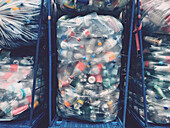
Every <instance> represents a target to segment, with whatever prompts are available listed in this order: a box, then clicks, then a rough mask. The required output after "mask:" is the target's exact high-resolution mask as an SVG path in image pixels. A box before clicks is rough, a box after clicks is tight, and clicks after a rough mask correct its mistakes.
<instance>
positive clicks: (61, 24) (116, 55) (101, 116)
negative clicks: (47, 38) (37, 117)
mask: <svg viewBox="0 0 170 128" xmlns="http://www.w3.org/2000/svg"><path fill="white" fill-rule="evenodd" d="M122 30H123V26H122V24H121V23H120V22H119V21H118V20H117V19H115V18H114V17H112V16H103V15H97V14H96V13H91V14H88V15H86V16H83V17H81V16H78V17H75V18H69V17H68V16H63V17H61V18H60V19H59V20H58V23H57V45H58V49H57V51H58V74H57V77H58V87H59V90H58V93H57V94H58V95H57V113H58V115H59V116H61V117H65V118H78V119H82V120H88V121H92V122H109V121H112V120H114V119H115V118H116V117H117V113H118V111H119V109H120V108H118V103H119V89H118V85H119V78H120V77H119V67H120V53H121V49H122V43H121V33H122Z"/></svg>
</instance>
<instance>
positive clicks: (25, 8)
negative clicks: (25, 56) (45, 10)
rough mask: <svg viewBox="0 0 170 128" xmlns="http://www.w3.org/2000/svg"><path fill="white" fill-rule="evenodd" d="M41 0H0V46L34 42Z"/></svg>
mask: <svg viewBox="0 0 170 128" xmlns="http://www.w3.org/2000/svg"><path fill="white" fill-rule="evenodd" d="M40 5H41V0H0V47H1V48H6V49H14V48H18V47H22V46H31V45H34V44H35V41H36V40H37V35H38V26H39V25H38V23H39V17H40Z"/></svg>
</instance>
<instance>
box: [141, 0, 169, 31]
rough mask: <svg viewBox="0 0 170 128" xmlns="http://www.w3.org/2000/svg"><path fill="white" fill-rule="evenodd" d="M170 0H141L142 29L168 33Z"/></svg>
mask: <svg viewBox="0 0 170 128" xmlns="http://www.w3.org/2000/svg"><path fill="white" fill-rule="evenodd" d="M169 5H170V0H141V11H142V17H143V20H142V23H143V26H144V28H143V29H144V31H149V32H165V33H170V6H169Z"/></svg>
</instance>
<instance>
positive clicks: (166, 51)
mask: <svg viewBox="0 0 170 128" xmlns="http://www.w3.org/2000/svg"><path fill="white" fill-rule="evenodd" d="M168 5H170V1H169V0H164V1H162V0H149V1H145V0H142V9H143V14H144V15H143V16H144V18H143V20H142V21H143V25H144V31H143V32H144V38H143V39H144V51H143V54H144V61H145V76H146V78H145V84H146V101H147V114H148V121H149V122H151V123H157V124H168V123H170V110H169V108H170V45H169V44H170V36H169V35H168V33H169V32H170V8H169V6H168ZM147 30H148V31H147ZM154 33H165V34H154ZM140 114H141V117H144V115H143V112H142V113H140Z"/></svg>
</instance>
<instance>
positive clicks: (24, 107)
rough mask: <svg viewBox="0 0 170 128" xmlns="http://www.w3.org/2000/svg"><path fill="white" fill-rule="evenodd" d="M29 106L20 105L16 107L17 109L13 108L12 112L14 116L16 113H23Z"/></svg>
mask: <svg viewBox="0 0 170 128" xmlns="http://www.w3.org/2000/svg"><path fill="white" fill-rule="evenodd" d="M28 108H29V106H28V105H24V106H22V107H19V108H17V109H15V110H12V111H11V114H12V115H13V116H14V115H18V114H20V113H22V112H23V111H25V110H27V109H28Z"/></svg>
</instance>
